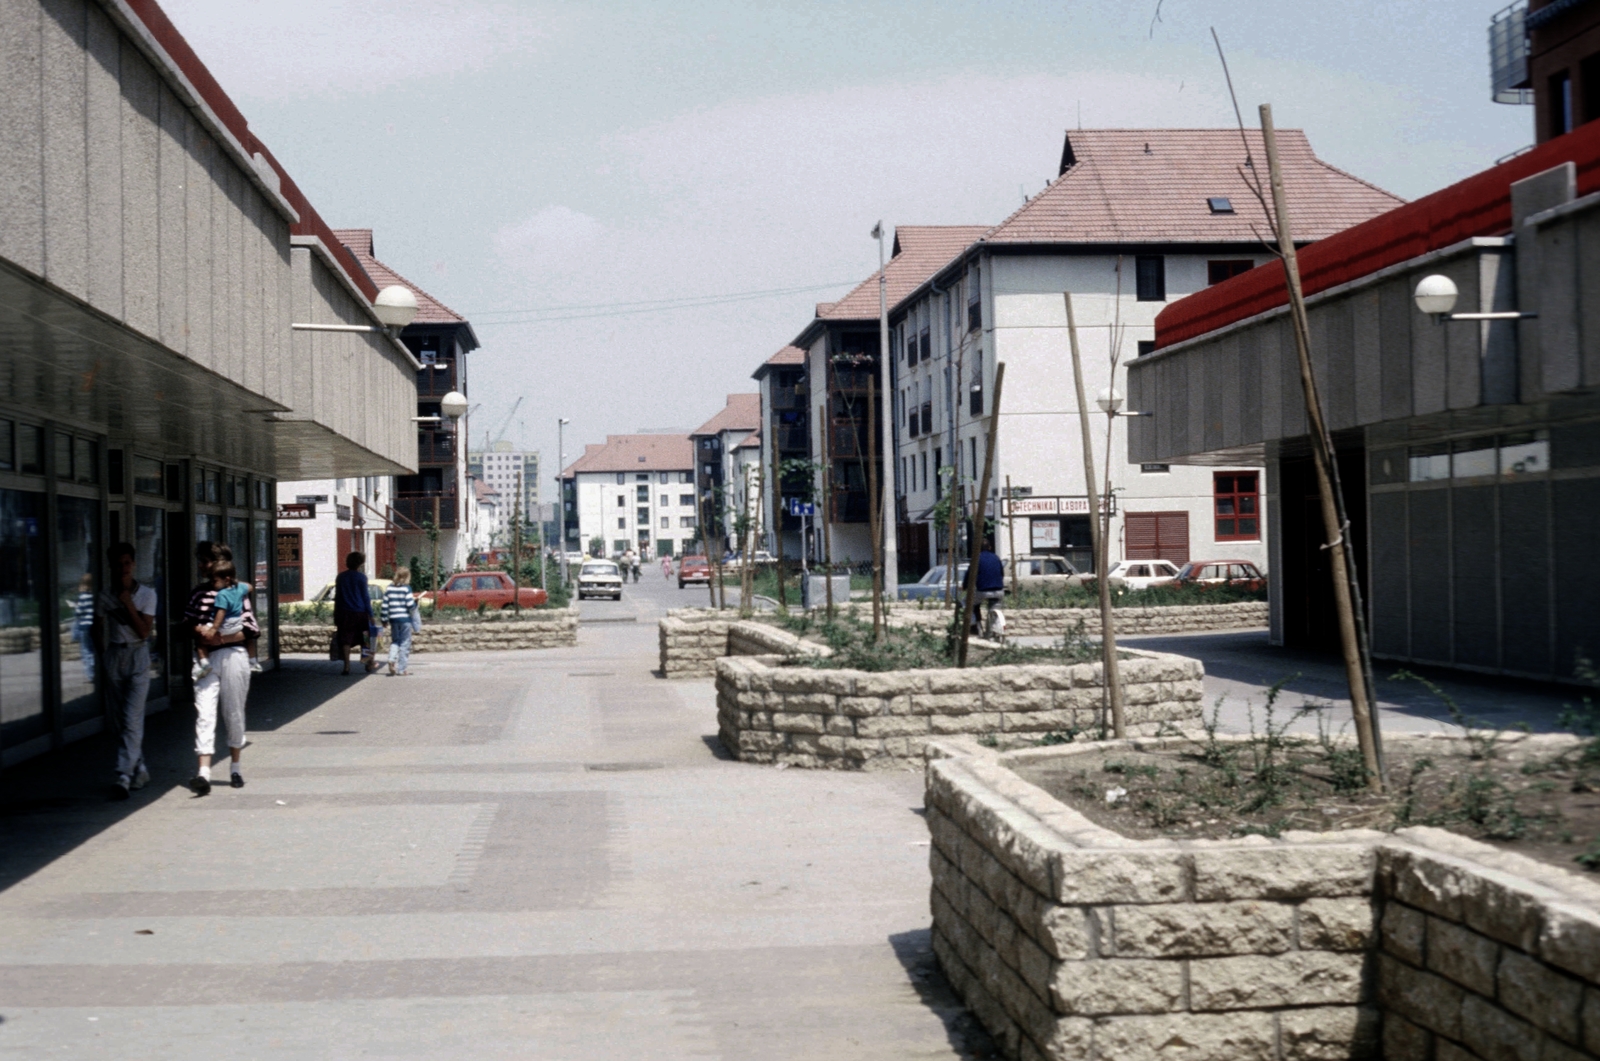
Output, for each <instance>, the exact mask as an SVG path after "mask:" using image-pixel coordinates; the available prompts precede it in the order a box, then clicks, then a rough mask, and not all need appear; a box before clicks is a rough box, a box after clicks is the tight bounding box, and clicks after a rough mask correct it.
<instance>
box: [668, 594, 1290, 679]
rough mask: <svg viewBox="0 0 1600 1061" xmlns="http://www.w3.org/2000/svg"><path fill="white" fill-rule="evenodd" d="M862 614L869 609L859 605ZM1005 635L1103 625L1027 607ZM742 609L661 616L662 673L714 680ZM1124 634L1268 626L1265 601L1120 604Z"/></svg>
mask: <svg viewBox="0 0 1600 1061" xmlns="http://www.w3.org/2000/svg"><path fill="white" fill-rule="evenodd" d="M853 607H855V608H856V609H857V614H859V615H863V616H864V615H865V614H866V613H867V612H868V610H869V609H868V607H866V606H863V605H861V604H856V605H854V606H853ZM1005 614H1006V633H1007V634H1008V635H1010V636H1012V637H1041V636H1042V637H1060V636H1062V635H1063V634H1066V633H1068V632H1069V631H1071V630H1073V629H1074V628H1075V627H1076V626H1077V625H1078V624H1079V623H1080V622H1081V623H1082V624H1083V626H1084V629H1085V630H1088V631H1091V632H1092V631H1094V630H1096V629H1098V628H1099V624H1100V612H1099V611H1098V610H1097V609H1093V608H1023V609H1015V610H1010V609H1008V610H1007V611H1006V613H1005ZM737 615H738V613H737V612H734V611H732V610H729V611H718V610H716V609H714V608H674V609H672V610H671V611H669V612H668V613H667V615H666V618H664V619H662V620H660V622H659V625H658V629H659V632H660V659H661V673H662V674H663V675H665V676H666V677H668V678H709V677H711V676H712V675H713V674H714V673H715V668H714V664H715V663H716V661H717V660H719V659H721V658H722V657H723V656H727V655H735V654H738V653H733V652H731V651H730V646H729V642H728V631H729V630H730V628H732V627H733V625H734V624H735V623H737V622H738V621H739V620H738V617H737ZM888 615H889V622H890V623H891V624H892V625H896V626H928V627H938V628H940V629H943V628H944V626H945V625H946V624H947V623H949V621H950V617H949V614H948V613H947V612H946V611H945V610H944V609H943V608H932V607H929V608H918V607H916V606H914V605H907V604H903V603H902V604H893V605H891V606H890V608H889V613H888ZM1116 624H1117V633H1119V634H1175V633H1193V632H1196V631H1205V630H1235V629H1246V628H1250V627H1257V626H1266V625H1267V605H1266V602H1265V601H1245V602H1242V603H1235V604H1202V605H1193V606H1188V605H1185V606H1181V607H1180V606H1173V607H1169V608H1118V609H1117V610H1116Z"/></svg>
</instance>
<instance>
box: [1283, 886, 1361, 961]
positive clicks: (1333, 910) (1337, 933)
mask: <svg viewBox="0 0 1600 1061" xmlns="http://www.w3.org/2000/svg"><path fill="white" fill-rule="evenodd" d="M1295 916H1296V928H1297V931H1298V934H1299V937H1298V938H1299V941H1300V944H1299V945H1300V947H1301V948H1302V949H1304V950H1336V951H1353V950H1365V949H1366V948H1367V947H1369V946H1370V945H1371V944H1372V939H1373V937H1374V936H1375V935H1376V933H1375V931H1374V928H1375V925H1374V921H1375V917H1374V914H1373V910H1372V903H1371V902H1370V901H1369V900H1366V899H1307V900H1306V901H1305V902H1303V903H1301V904H1300V906H1299V908H1298V909H1297V910H1296V912H1295Z"/></svg>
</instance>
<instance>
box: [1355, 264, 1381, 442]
mask: <svg viewBox="0 0 1600 1061" xmlns="http://www.w3.org/2000/svg"><path fill="white" fill-rule="evenodd" d="M1382 321H1383V295H1382V292H1381V291H1380V290H1378V289H1373V290H1371V291H1363V292H1361V293H1359V294H1357V295H1356V296H1355V297H1354V298H1352V299H1351V300H1350V360H1351V366H1350V367H1351V371H1352V373H1353V376H1354V378H1353V381H1352V383H1353V387H1354V395H1353V396H1354V401H1355V408H1354V419H1353V420H1352V421H1351V423H1352V424H1372V423H1377V422H1378V421H1379V420H1381V419H1382V418H1383V412H1382V410H1383V381H1382V376H1381V373H1380V366H1381V365H1382V364H1383V338H1382Z"/></svg>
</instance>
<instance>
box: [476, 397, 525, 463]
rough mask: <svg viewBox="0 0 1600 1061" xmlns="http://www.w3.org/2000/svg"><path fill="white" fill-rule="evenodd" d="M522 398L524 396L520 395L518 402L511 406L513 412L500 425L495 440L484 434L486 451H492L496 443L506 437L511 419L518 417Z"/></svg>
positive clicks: (486, 433)
mask: <svg viewBox="0 0 1600 1061" xmlns="http://www.w3.org/2000/svg"><path fill="white" fill-rule="evenodd" d="M522 398H523V396H522V395H520V394H519V395H518V396H517V400H516V402H515V403H514V404H513V405H512V406H511V411H510V412H509V413H507V414H506V418H505V420H504V421H503V422H502V423H501V424H500V430H498V431H496V432H495V433H494V438H492V439H491V438H490V437H489V433H488V432H484V435H483V448H484V449H485V450H489V449H492V448H493V447H494V444H495V443H496V442H499V441H500V440H501V439H502V438H504V437H505V433H506V428H508V427H510V426H511V418H512V417H513V416H516V415H517V409H518V407H519V406H521V405H522Z"/></svg>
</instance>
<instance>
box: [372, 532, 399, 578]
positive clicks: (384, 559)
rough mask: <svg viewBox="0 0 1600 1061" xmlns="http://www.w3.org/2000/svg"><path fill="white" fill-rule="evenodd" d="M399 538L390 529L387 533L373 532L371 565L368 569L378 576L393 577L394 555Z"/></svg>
mask: <svg viewBox="0 0 1600 1061" xmlns="http://www.w3.org/2000/svg"><path fill="white" fill-rule="evenodd" d="M398 546H399V540H398V538H397V537H396V536H395V534H394V533H393V532H392V531H391V532H390V533H388V534H383V533H379V534H374V535H373V536H372V565H371V567H370V568H369V570H371V571H372V573H373V575H374V576H376V577H378V578H393V577H394V569H395V555H396V554H397V553H398V552H399V548H398Z"/></svg>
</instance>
